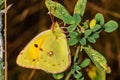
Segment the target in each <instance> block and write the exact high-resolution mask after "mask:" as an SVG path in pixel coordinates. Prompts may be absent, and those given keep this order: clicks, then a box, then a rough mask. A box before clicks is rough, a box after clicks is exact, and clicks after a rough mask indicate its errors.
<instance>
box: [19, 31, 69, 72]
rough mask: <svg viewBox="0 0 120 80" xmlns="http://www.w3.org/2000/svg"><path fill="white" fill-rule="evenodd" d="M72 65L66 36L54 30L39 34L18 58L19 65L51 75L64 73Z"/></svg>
mask: <svg viewBox="0 0 120 80" xmlns="http://www.w3.org/2000/svg"><path fill="white" fill-rule="evenodd" d="M70 63H71V59H70V52H69V48H68V46H67V41H66V38H65V35H64V34H63V33H62V32H59V31H58V32H57V33H55V32H53V31H52V30H46V31H44V32H42V33H40V34H38V35H37V36H36V37H35V38H34V39H33V40H32V41H31V42H30V43H28V45H27V46H26V47H25V48H24V49H23V50H22V51H21V52H20V54H19V55H18V57H17V64H18V65H20V66H23V67H27V68H35V69H42V70H44V71H46V72H49V73H60V72H63V71H64V70H66V69H67V68H68V67H69V65H70Z"/></svg>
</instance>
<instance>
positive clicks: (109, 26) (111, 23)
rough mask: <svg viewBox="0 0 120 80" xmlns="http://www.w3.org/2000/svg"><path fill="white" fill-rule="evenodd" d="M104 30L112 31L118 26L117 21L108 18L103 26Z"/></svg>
mask: <svg viewBox="0 0 120 80" xmlns="http://www.w3.org/2000/svg"><path fill="white" fill-rule="evenodd" d="M103 28H104V31H106V32H113V31H115V30H116V29H117V28H118V23H117V22H116V21H114V20H110V21H108V22H107V23H105V25H104V26H103Z"/></svg>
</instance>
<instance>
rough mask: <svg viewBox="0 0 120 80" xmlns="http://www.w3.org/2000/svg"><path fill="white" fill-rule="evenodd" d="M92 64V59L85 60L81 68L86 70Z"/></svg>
mask: <svg viewBox="0 0 120 80" xmlns="http://www.w3.org/2000/svg"><path fill="white" fill-rule="evenodd" d="M89 64H90V59H85V60H84V61H83V62H82V63H81V64H80V67H82V68H85V67H87V66H88V65H89Z"/></svg>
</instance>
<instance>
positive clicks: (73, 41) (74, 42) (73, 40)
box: [68, 38, 78, 46]
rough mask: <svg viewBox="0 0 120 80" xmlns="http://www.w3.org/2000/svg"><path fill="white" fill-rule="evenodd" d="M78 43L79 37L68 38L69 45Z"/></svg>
mask: <svg viewBox="0 0 120 80" xmlns="http://www.w3.org/2000/svg"><path fill="white" fill-rule="evenodd" d="M77 43H78V39H77V38H70V39H69V40H68V45H69V46H73V45H75V44H77Z"/></svg>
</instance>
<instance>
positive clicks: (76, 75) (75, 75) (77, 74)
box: [73, 72, 82, 79]
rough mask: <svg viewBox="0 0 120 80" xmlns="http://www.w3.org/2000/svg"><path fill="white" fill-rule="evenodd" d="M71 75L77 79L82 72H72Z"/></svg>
mask: <svg viewBox="0 0 120 80" xmlns="http://www.w3.org/2000/svg"><path fill="white" fill-rule="evenodd" d="M73 76H74V77H75V78H76V79H79V78H80V77H82V73H81V72H79V73H74V74H73Z"/></svg>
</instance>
